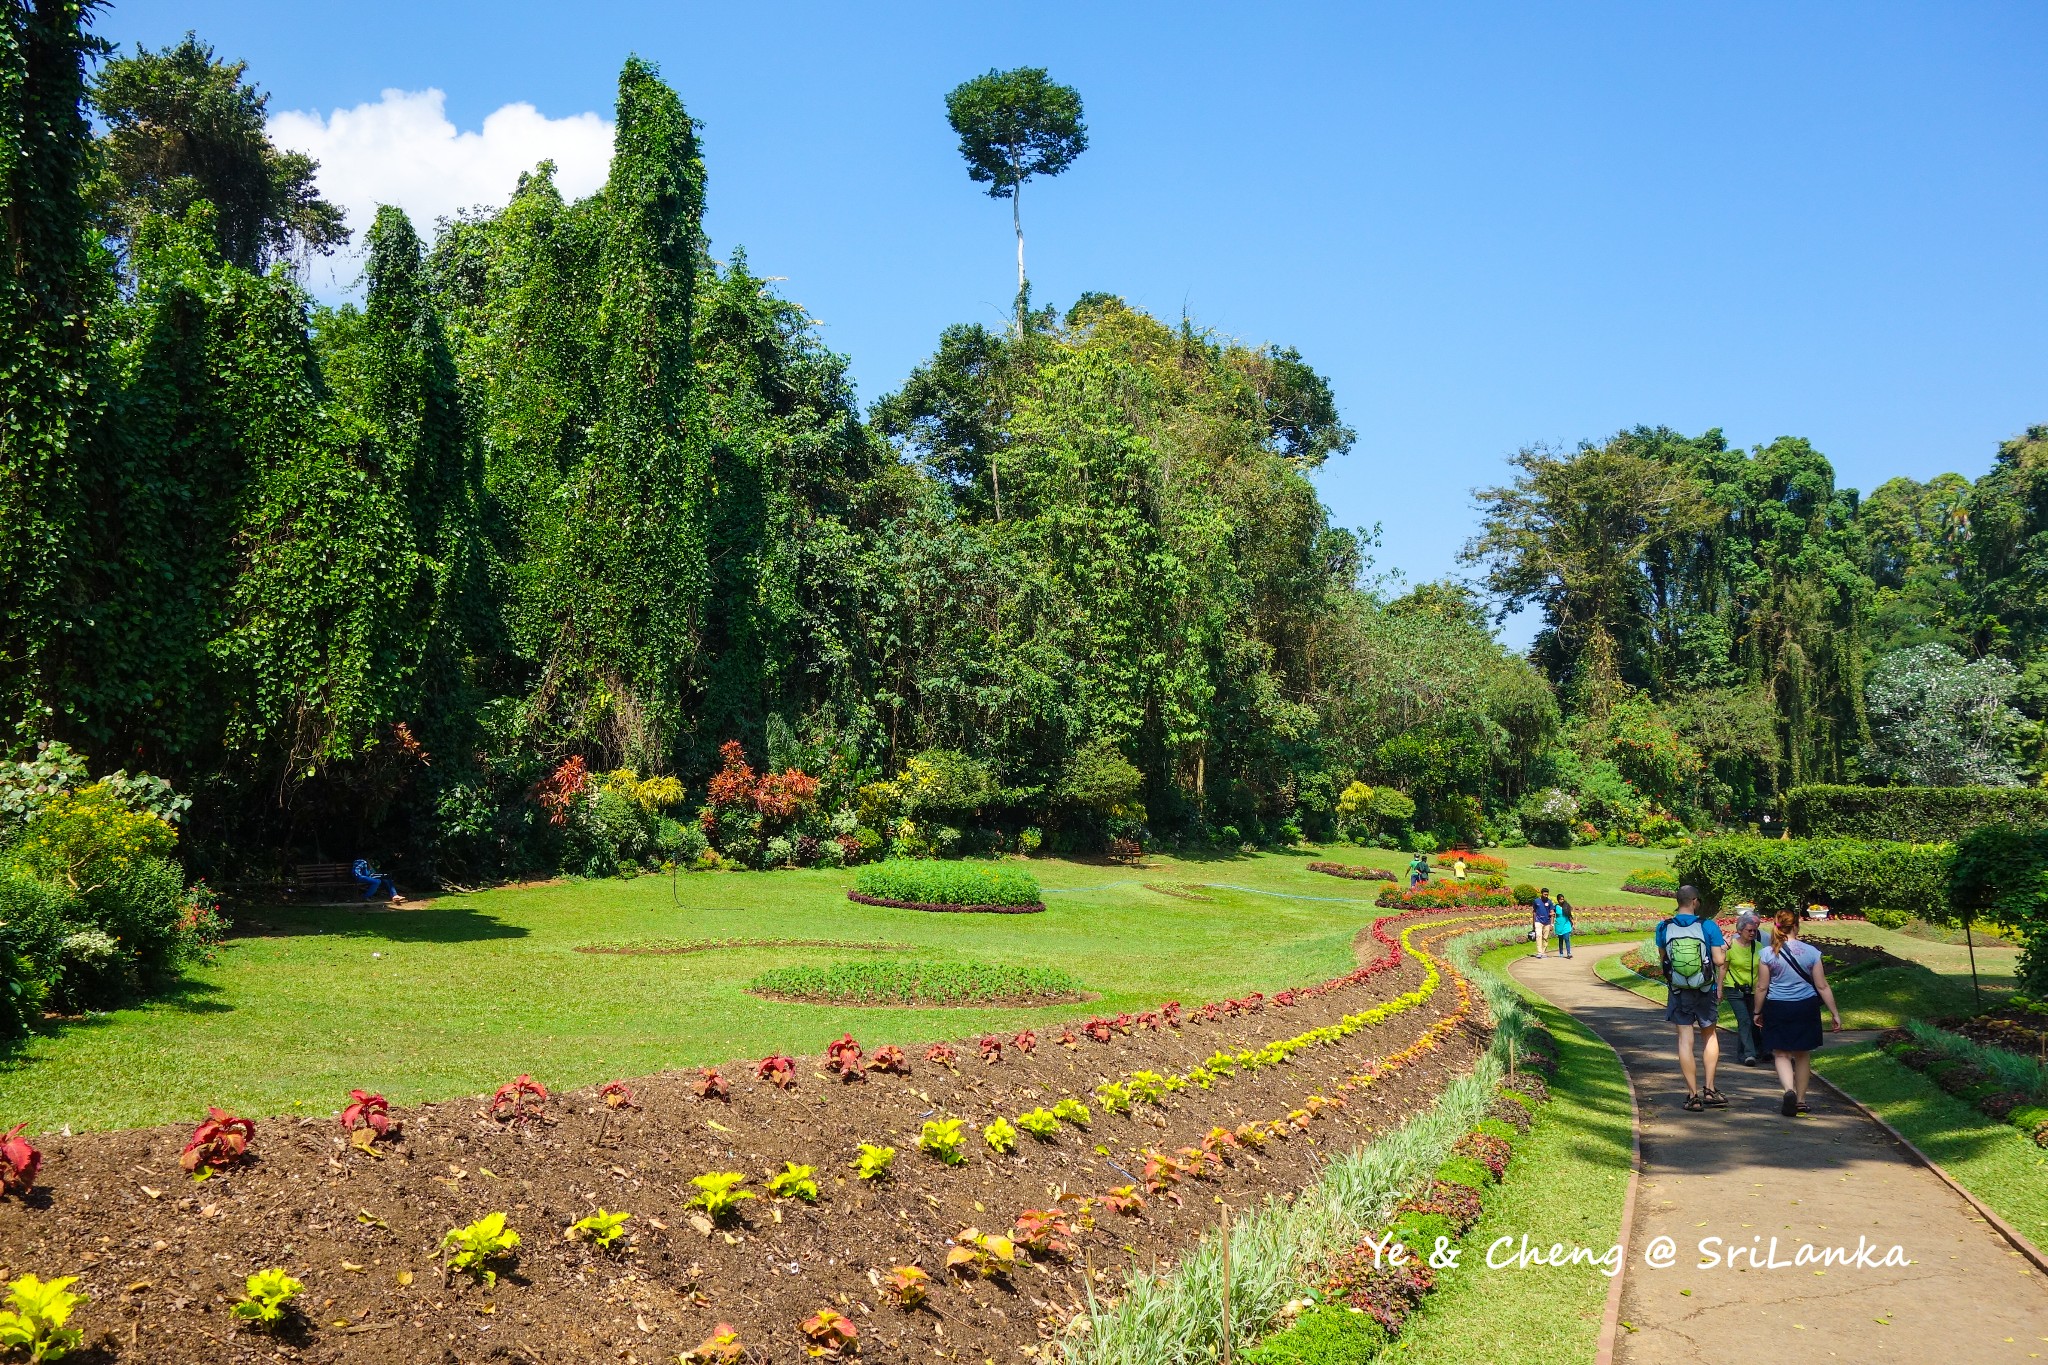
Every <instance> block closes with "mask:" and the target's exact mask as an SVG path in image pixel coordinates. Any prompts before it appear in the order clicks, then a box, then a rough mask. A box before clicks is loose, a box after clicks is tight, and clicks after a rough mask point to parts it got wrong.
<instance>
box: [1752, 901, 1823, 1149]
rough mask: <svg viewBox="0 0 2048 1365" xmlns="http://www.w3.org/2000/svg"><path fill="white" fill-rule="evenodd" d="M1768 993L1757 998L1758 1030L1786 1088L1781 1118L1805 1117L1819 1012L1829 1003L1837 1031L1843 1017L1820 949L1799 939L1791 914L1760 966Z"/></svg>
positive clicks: (1781, 916)
mask: <svg viewBox="0 0 2048 1365" xmlns="http://www.w3.org/2000/svg"><path fill="white" fill-rule="evenodd" d="M1757 965H1758V968H1759V970H1760V971H1761V972H1762V973H1763V977H1764V980H1763V982H1762V983H1760V984H1762V985H1763V987H1764V989H1762V990H1760V991H1758V992H1757V994H1756V1026H1757V1028H1758V1029H1759V1030H1760V1031H1761V1032H1762V1033H1763V1036H1764V1046H1765V1047H1767V1048H1769V1049H1770V1050H1771V1052H1772V1054H1773V1055H1774V1056H1775V1058H1776V1061H1777V1067H1778V1080H1779V1082H1780V1083H1781V1084H1782V1085H1783V1086H1784V1087H1785V1096H1784V1101H1783V1103H1782V1106H1781V1108H1782V1112H1783V1113H1784V1115H1785V1117H1786V1118H1788V1119H1789V1118H1792V1117H1794V1116H1795V1115H1798V1114H1803V1113H1805V1112H1806V1082H1807V1079H1808V1077H1810V1076H1811V1075H1812V1074H1813V1050H1814V1049H1815V1048H1817V1047H1819V1046H1820V1044H1821V1035H1820V1007H1821V1002H1822V1001H1826V1002H1827V1007H1828V1014H1829V1015H1830V1016H1832V1020H1831V1022H1832V1026H1833V1027H1834V1028H1835V1029H1837V1030H1839V1029H1840V1028H1841V1027H1842V1012H1841V1011H1840V1010H1839V1009H1836V1008H1835V992H1834V990H1833V989H1832V988H1831V987H1829V985H1828V969H1827V968H1826V967H1824V966H1822V965H1821V956H1820V949H1818V948H1816V947H1814V946H1813V945H1812V944H1811V943H1802V942H1801V941H1800V939H1799V915H1798V913H1797V912H1795V911H1792V910H1780V911H1779V912H1778V914H1777V932H1776V933H1775V934H1773V935H1771V946H1770V947H1768V948H1766V949H1764V951H1763V955H1762V957H1761V958H1760V959H1759V960H1758V964H1757Z"/></svg>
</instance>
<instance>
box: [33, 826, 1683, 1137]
mask: <svg viewBox="0 0 2048 1365" xmlns="http://www.w3.org/2000/svg"><path fill="white" fill-rule="evenodd" d="M1508 856H1509V859H1510V861H1511V862H1512V863H1514V864H1517V865H1518V866H1520V865H1523V864H1526V862H1527V861H1528V860H1529V859H1532V858H1541V857H1545V856H1549V857H1556V858H1562V857H1565V856H1567V855H1562V854H1555V853H1552V854H1546V853H1545V852H1544V851H1542V850H1537V849H1516V850H1510V851H1509V854H1508ZM1645 856H1646V855H1644V854H1643V853H1641V852H1640V851H1634V850H1613V849H1592V850H1584V851H1582V852H1581V853H1580V854H1579V855H1577V860H1578V861H1581V862H1588V863H1595V864H1597V865H1599V866H1601V867H1603V868H1604V869H1605V870H1604V871H1603V872H1601V873H1598V874H1576V875H1577V876H1578V877H1579V879H1580V882H1582V883H1584V885H1585V887H1586V890H1584V891H1583V892H1581V893H1580V895H1579V896H1577V897H1575V899H1583V900H1584V901H1585V903H1588V904H1592V903H1610V904H1611V903H1631V904H1652V903H1654V902H1650V901H1647V900H1646V899H1645V898H1642V897H1635V896H1624V895H1622V894H1621V893H1620V892H1619V890H1618V887H1619V885H1620V881H1621V877H1622V875H1623V874H1624V873H1625V872H1626V871H1627V869H1628V868H1630V867H1634V866H1640V865H1642V863H1643V862H1644V860H1645ZM1323 858H1327V859H1332V860H1335V861H1341V862H1350V863H1360V864H1367V865H1374V866H1380V867H1389V868H1394V869H1396V870H1399V869H1401V868H1403V867H1405V866H1406V864H1407V855H1406V854H1402V853H1398V852H1393V851H1390V850H1385V849H1365V848H1358V847H1355V846H1351V845H1341V846H1332V847H1330V848H1327V849H1310V848H1304V849H1297V850H1292V851H1289V852H1287V853H1266V854H1258V855H1228V856H1216V857H1196V858H1168V857H1163V856H1162V857H1153V858H1149V859H1148V860H1147V864H1146V866H1145V867H1143V868H1136V869H1134V868H1123V867H1114V866H1109V865H1103V864H1091V863H1080V862H1072V861H1066V860H1062V859H1054V858H1045V859H1035V860H1033V861H1032V863H1031V868H1032V870H1033V871H1034V872H1035V873H1036V874H1037V875H1038V877H1039V878H1040V880H1041V881H1042V882H1043V883H1044V885H1045V888H1046V904H1047V906H1048V907H1049V908H1048V909H1047V911H1046V912H1045V913H1044V914H1038V915H944V914H926V913H922V912H919V911H915V910H892V909H886V908H881V907H872V906H864V905H857V904H854V903H853V902H851V901H848V900H847V899H846V895H845V892H846V889H847V887H848V886H849V885H850V884H851V882H852V874H851V873H850V872H825V871H806V872H774V873H748V872H727V873H693V874H687V875H684V876H681V877H675V878H671V877H666V876H645V877H640V878H637V879H634V880H631V881H614V880H607V881H592V882H581V881H576V882H562V883H549V884H539V885H527V886H514V887H505V888H500V889H496V890H490V891H482V892H477V893H475V894H471V895H459V896H444V897H441V898H439V899H438V900H435V901H432V902H429V903H424V904H420V905H418V906H416V907H407V908H402V909H399V910H366V909H360V908H354V907H346V906H337V907H329V908H317V907H305V908H292V909H276V908H252V909H249V910H246V911H243V912H241V917H242V920H243V925H242V935H241V936H239V937H236V938H234V939H232V940H230V941H229V942H228V943H227V944H226V945H224V946H223V948H222V949H221V952H220V954H219V958H218V960H217V961H215V962H214V963H212V964H210V965H208V966H205V967H202V968H199V969H196V970H195V971H193V972H192V973H190V974H189V976H188V977H187V978H186V980H185V982H184V984H183V987H182V989H180V990H179V991H178V992H176V993H175V994H174V995H172V996H170V997H168V998H162V999H158V1000H156V1001H154V1002H152V1003H150V1004H147V1005H143V1006H140V1007H137V1008H133V1009H123V1010H117V1011H113V1012H111V1013H108V1014H105V1015H99V1016H95V1017H93V1018H90V1019H87V1020H82V1021H76V1022H68V1023H63V1024H60V1025H57V1026H55V1027H54V1028H52V1029H50V1030H48V1031H46V1032H44V1033H42V1034H39V1035H37V1036H35V1037H32V1038H30V1039H29V1040H28V1041H27V1043H26V1044H25V1045H24V1046H23V1047H21V1048H20V1049H19V1050H17V1051H16V1052H15V1053H14V1054H13V1055H11V1056H9V1057H7V1058H6V1059H4V1060H0V1118H4V1119H5V1120H6V1124H7V1125H12V1124H15V1123H19V1122H24V1121H25V1122H27V1123H28V1124H29V1125H30V1127H31V1130H32V1131H46V1130H49V1129H53V1128H56V1127H58V1126H60V1125H63V1124H69V1125H71V1126H72V1128H73V1129H74V1130H78V1129H83V1128H108V1127H128V1126H133V1125H140V1124H151V1123H164V1122H171V1121H174V1120H192V1119H196V1118H197V1117H198V1116H199V1115H201V1114H203V1113H204V1111H205V1107H206V1106H207V1105H208V1104H219V1105H222V1106H225V1107H227V1108H230V1109H233V1110H235V1111H237V1112H240V1113H250V1114H257V1115H265V1114H277V1113H285V1112H290V1111H292V1110H294V1109H304V1110H307V1111H310V1112H316V1113H322V1114H325V1113H330V1112H332V1111H334V1110H335V1108H336V1107H337V1106H338V1105H339V1104H340V1102H341V1101H342V1099H343V1098H344V1097H345V1096H346V1095H347V1093H348V1091H349V1089H350V1087H352V1086H363V1087H366V1088H368V1089H372V1090H381V1091H383V1092H384V1093H385V1094H387V1095H388V1096H390V1097H391V1099H392V1101H393V1102H394V1103H400V1104H405V1103H417V1102H420V1101H424V1100H431V1099H445V1098H448V1097H450V1096H454V1095H464V1094H475V1093H479V1092H482V1091H486V1090H488V1089H491V1088H492V1087H495V1086H496V1085H498V1084H500V1083H501V1082H503V1081H504V1080H506V1079H509V1078H510V1077H511V1076H513V1075H516V1074H518V1073H520V1072H529V1073H531V1074H532V1075H533V1076H535V1077H536V1078H537V1079H539V1080H540V1081H542V1082H543V1083H544V1084H546V1085H548V1086H550V1087H554V1086H575V1085H585V1084H591V1083H595V1082H598V1081H603V1080H608V1079H610V1078H612V1077H614V1076H633V1075H643V1074H646V1073H649V1072H653V1071H658V1070H661V1069H663V1068H668V1067H677V1066H691V1065H702V1064H706V1063H717V1062H726V1061H731V1060H734V1059H738V1058H744V1057H760V1056H763V1055H765V1054H767V1053H769V1052H775V1051H786V1052H816V1051H819V1050H820V1049H821V1048H822V1047H823V1046H824V1044H825V1043H826V1041H827V1040H829V1039H830V1038H832V1037H834V1036H835V1035H837V1034H838V1033H840V1032H842V1031H844V1030H846V1029H848V1028H851V1029H853V1030H854V1032H855V1033H856V1034H857V1035H858V1036H859V1037H861V1038H862V1039H863V1040H866V1039H869V1038H873V1039H876V1040H885V1039H886V1040H888V1041H894V1042H898V1043H901V1044H904V1045H906V1046H907V1045H909V1044H911V1043H914V1042H919V1041H924V1040H931V1039H936V1038H957V1037H960V1036H962V1035H964V1034H968V1033H973V1032H977V1031H981V1030H985V1029H992V1028H997V1027H1002V1026H1008V1027H1011V1028H1016V1027H1019V1026H1020V1025H1022V1024H1024V1023H1028V1022H1032V1021H1050V1020H1056V1019H1062V1018H1069V1017H1072V1016H1074V1015H1075V1013H1076V1012H1077V1010H1078V1011H1080V1012H1082V1013H1086V1012H1089V1011H1091V1010H1102V1011H1105V1012H1110V1013H1115V1012H1118V1011H1121V1010H1126V1009H1132V1010H1135V1009H1141V1008H1148V1007H1150V1006H1153V1005H1156V1004H1158V1003H1159V1002H1161V1001H1163V1000H1167V999H1173V998H1179V999H1183V1000H1187V1001H1190V1002H1193V1001H1198V1000H1206V999H1213V998H1218V997H1221V996H1225V995H1241V994H1243V993H1244V992H1246V991H1249V990H1264V991H1273V990H1277V989H1279V988H1281V987H1284V986H1290V985H1299V984H1301V983H1303V982H1307V981H1313V980H1319V979H1321V978H1323V977H1327V976H1333V975H1336V974H1337V973H1339V972H1342V971H1345V970H1348V969H1349V968H1350V967H1351V966H1352V965H1353V960H1352V955H1351V940H1352V938H1353V936H1354V935H1355V934H1356V933H1357V932H1358V930H1359V929H1360V928H1361V927H1362V926H1364V925H1365V924H1366V923H1368V922H1370V921H1371V920H1372V919H1373V918H1374V917H1375V916H1376V915H1378V914H1379V913H1381V912H1380V911H1378V910H1376V909H1375V908H1374V906H1373V903H1372V898H1373V896H1374V895H1375V894H1376V893H1377V891H1378V890H1379V884H1376V883H1371V882H1351V881H1345V880H1342V879H1340V878H1336V877H1327V876H1324V875H1322V874H1320V873H1314V872H1310V871H1308V870H1307V866H1306V865H1307V864H1308V863H1309V862H1311V861H1315V860H1317V859H1323ZM1515 875H1517V876H1520V875H1522V874H1521V873H1520V872H1519V871H1518V872H1517V873H1516V874H1515ZM1146 883H1151V884H1152V885H1154V886H1159V885H1181V886H1188V885H1195V886H1207V887H1210V888H1215V889H1210V890H1206V891H1202V892H1200V894H1203V895H1206V896H1208V897H1210V900H1209V901H1208V902H1206V903H1205V902H1198V901H1192V900H1187V899H1182V898H1177V897H1174V896H1170V895H1165V894H1161V893H1160V892H1157V891H1151V890H1147V889H1146V886H1145V884H1146ZM1577 887H1578V883H1574V889H1577ZM727 938H777V939H790V938H799V939H834V940H859V941H864V942H877V943H894V944H909V945H912V947H913V949H914V950H915V953H916V954H917V955H919V956H923V957H936V958H940V959H943V960H947V961H977V962H989V963H995V964H999V965H1000V964H1007V965H1015V966H1026V967H1037V966H1049V967H1058V968H1061V969H1064V970H1065V971H1067V972H1070V973H1071V974H1072V975H1073V976H1075V977H1077V978H1078V979H1079V980H1080V981H1081V982H1082V984H1083V985H1084V986H1086V987H1087V988H1088V989H1089V990H1092V991H1095V992H1099V993H1100V996H1101V998H1100V1000H1099V1001H1098V1002H1096V1003H1095V1004H1093V1005H1090V1006H1074V1005H1051V1006H1044V1007H1040V1008H1036V1009H1020V1008H1016V1007H1010V1006H1005V1007H996V1008H988V1007H983V1008H921V1009H920V1008H893V1007H892V1008H859V1007H850V1006H818V1005H801V1004H784V1003H777V1002H773V1001H768V1000H763V999H758V998H756V997H754V996H752V995H749V994H747V993H746V991H745V990H744V987H745V985H746V983H747V982H748V981H750V980H752V979H753V978H754V977H755V976H756V975H757V974H758V973H760V972H762V971H765V970H766V969H768V968H769V967H774V966H781V965H819V966H824V965H829V964H831V963H835V962H841V961H846V960H849V959H853V958H859V957H862V956H863V955H862V954H860V953H857V952H852V951H849V950H846V949H829V948H733V949H720V950H715V951H710V952H700V953H691V954H688V955H681V956H648V955H630V956H629V955H620V954H593V953H581V952H577V951H576V949H577V948H578V947H579V946H583V945H591V944H630V943H636V942H637V943H648V942H656V941H668V942H680V941H689V940H702V939H727Z"/></svg>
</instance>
